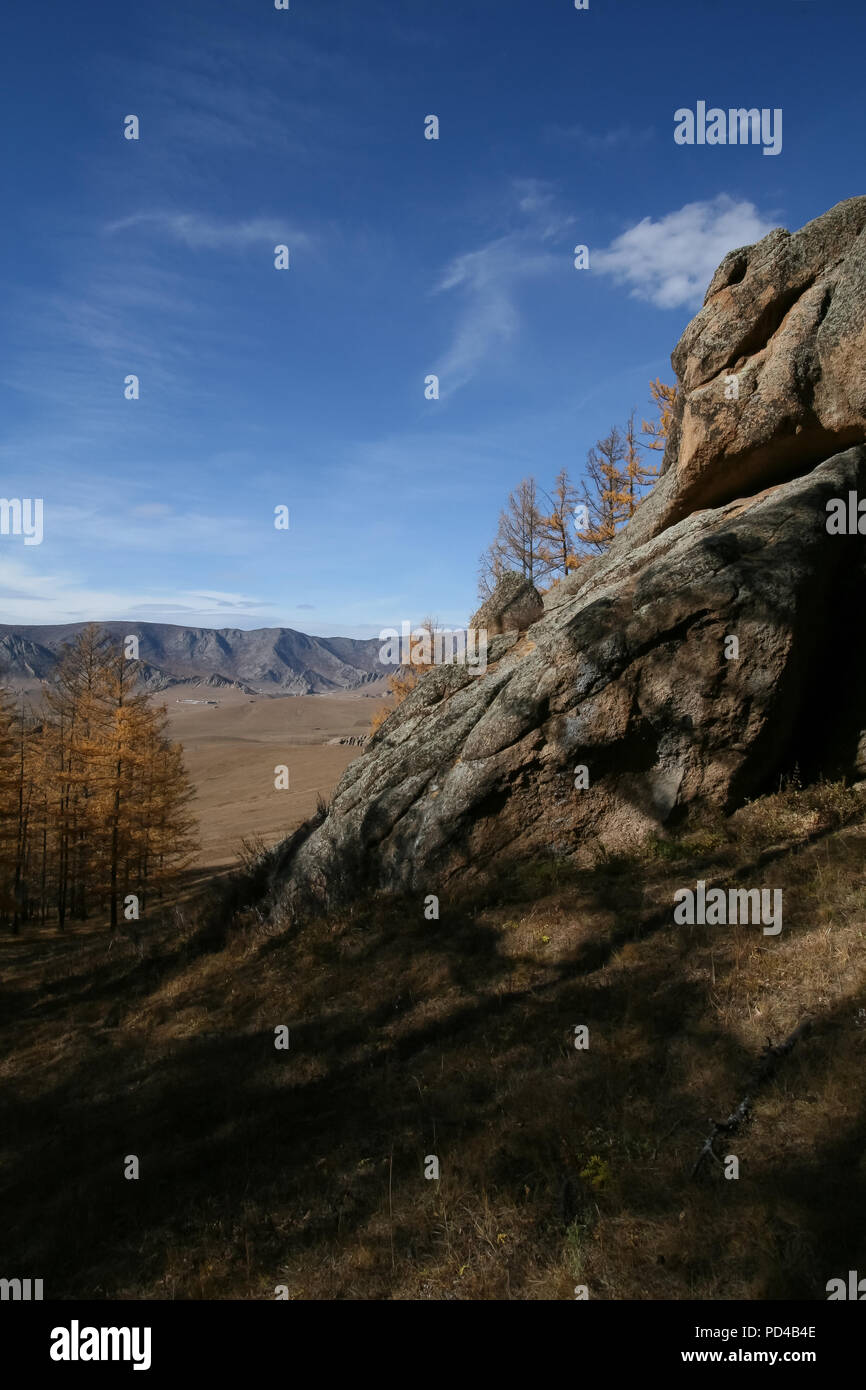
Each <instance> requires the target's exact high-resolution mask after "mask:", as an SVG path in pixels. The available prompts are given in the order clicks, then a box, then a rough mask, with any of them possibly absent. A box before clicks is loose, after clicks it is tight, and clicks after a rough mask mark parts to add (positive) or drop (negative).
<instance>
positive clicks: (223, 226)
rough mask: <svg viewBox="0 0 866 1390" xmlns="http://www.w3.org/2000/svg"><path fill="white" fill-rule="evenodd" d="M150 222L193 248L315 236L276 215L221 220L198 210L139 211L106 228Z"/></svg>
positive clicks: (292, 243)
mask: <svg viewBox="0 0 866 1390" xmlns="http://www.w3.org/2000/svg"><path fill="white" fill-rule="evenodd" d="M141 226H148V227H151V228H155V229H156V231H157V232H162V234H163V235H164V236H166V237H168V238H169V239H171V240H172V241H177V242H181V243H182V244H183V245H184V246H189V247H192V248H193V249H201V248H207V249H208V250H224V251H241V250H244V249H245V248H246V247H248V246H260V245H262V244H270V245H275V244H278V243H285V244H286V245H288V246H289V249H290V250H291V249H292V247H296V246H302V247H305V248H306V247H308V246H310V245H311V244H312V238H311V237H310V236H308V235H307V233H306V232H302V231H300V230H299V229H298V228H297V227H291V226H289V225H288V224H287V223H286V222H283V221H280V220H279V219H278V218H274V217H253V218H248V219H247V220H245V221H242V222H230V221H225V220H220V219H219V218H217V217H208V216H205V215H204V214H203V213H196V212H137V213H134V214H133V215H132V216H130V217H123V218H121V219H120V220H119V221H117V222H110V223H109V224H108V226H107V227H106V228H105V230H106V232H107V233H108V234H109V235H115V234H116V233H117V232H125V231H129V229H130V228H132V227H141Z"/></svg>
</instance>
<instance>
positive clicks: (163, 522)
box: [0, 0, 866, 636]
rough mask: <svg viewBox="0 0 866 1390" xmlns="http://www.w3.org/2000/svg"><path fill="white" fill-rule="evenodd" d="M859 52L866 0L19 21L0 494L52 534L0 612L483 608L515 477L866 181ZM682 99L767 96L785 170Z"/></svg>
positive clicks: (5, 581) (355, 1)
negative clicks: (730, 257) (132, 136)
mask: <svg viewBox="0 0 866 1390" xmlns="http://www.w3.org/2000/svg"><path fill="white" fill-rule="evenodd" d="M864 38H866V21H864V14H863V7H862V4H861V0H762V3H761V4H760V5H759V6H758V5H755V4H754V3H753V0H748V2H747V3H744V2H743V0H733V2H732V3H727V4H725V5H724V6H721V5H717V4H703V3H697V2H696V0H674V3H670V0H659V3H655V4H652V3H639V2H638V0H590V8H589V9H588V10H586V11H576V10H575V9H574V6H573V0H437V3H435V4H426V3H421V2H420V0H412V2H411V3H410V2H409V0H291V8H290V9H289V10H288V11H277V10H275V9H274V8H273V4H272V3H271V2H270V0H209V2H208V0H170V3H165V0H148V3H147V4H146V5H127V6H119V5H118V4H116V3H107V2H104V3H103V0H90V3H88V4H86V5H84V6H80V5H63V4H54V5H51V6H50V7H43V6H33V5H31V6H15V7H11V6H10V7H7V8H6V13H5V14H4V16H3V19H2V21H0V51H2V53H3V69H4V81H3V84H2V91H0V106H2V130H3V173H4V186H5V191H6V197H5V199H4V217H3V219H2V225H0V240H2V256H0V295H2V300H3V304H4V310H3V316H2V322H3V330H2V332H3V353H2V362H0V420H2V429H0V494H2V495H3V496H5V497H7V498H11V497H22V498H34V497H41V498H43V499H44V509H45V521H44V540H43V542H42V544H41V545H38V546H25V545H24V544H23V540H22V538H21V537H16V536H0V621H6V622H16V623H25V622H26V623H38V622H64V621H78V620H81V619H90V618H104V619H108V618H118V619H127V618H128V619H130V620H133V621H134V620H136V619H137V620H151V621H162V622H176V623H181V624H185V625H196V626H210V627H258V626H287V627H295V628H299V629H301V630H303V631H307V632H310V633H316V634H319V635H325V636H331V635H336V634H343V635H347V636H369V635H375V634H377V633H378V632H379V631H380V629H381V628H382V627H384V626H391V625H399V623H400V622H402V621H403V620H405V619H408V620H411V621H417V620H419V619H421V618H422V617H424V616H425V615H426V614H428V613H434V614H436V615H437V616H438V617H439V618H440V619H441V621H442V622H443V623H444V624H446V625H451V626H457V625H458V624H461V623H464V622H465V621H466V620H467V618H468V616H469V614H470V613H471V612H472V610H473V609H474V607H475V606H476V580H477V563H478V556H479V554H480V552H481V551H482V550H483V548H484V547H485V546H486V545H487V544H488V542H489V541H490V540H491V539H492V536H493V533H494V531H495V528H496V520H497V516H498V512H499V509H500V507H501V506H502V505H503V503H504V501H505V499H506V497H507V494H508V492H509V490H510V489H511V488H513V487H515V486H516V485H517V483H518V482H519V481H520V479H521V478H522V477H524V476H526V475H528V474H533V475H534V476H535V477H536V478H537V479H538V481H539V483H540V484H542V485H543V486H550V484H551V483H552V481H553V478H554V477H555V475H556V473H557V472H558V470H559V469H560V468H561V467H563V466H565V467H567V468H569V470H570V471H571V472H572V474H573V475H574V476H575V477H577V476H579V474H580V472H581V470H582V467H583V464H584V461H585V457H586V452H587V449H588V448H589V447H590V445H592V443H593V442H594V441H595V439H596V438H597V437H598V436H599V435H601V434H603V433H606V432H607V430H608V429H609V428H610V426H611V425H612V424H615V423H622V422H623V421H624V420H625V419H626V417H627V416H628V413H629V411H630V410H631V408H632V407H636V408H637V411H638V415H639V416H640V414H641V412H643V413H645V414H646V413H649V410H648V382H649V380H650V378H652V377H655V376H657V375H661V376H662V377H663V378H664V379H667V380H671V379H672V375H671V369H670V353H671V350H672V348H673V347H674V344H675V342H676V340H677V338H678V337H679V335H680V333H681V332H682V329H683V328H684V326H685V324H686V323H687V322H688V320H689V318H691V316H692V315H693V314H694V312H696V310H697V308H698V307H699V305H700V302H701V299H702V297H703V292H704V290H705V288H706V283H707V281H708V279H709V276H710V274H711V273H712V271H713V269H714V268H715V266H716V264H717V263H718V261H719V260H720V259H721V257H722V255H723V254H724V253H725V251H727V250H729V249H731V248H732V247H734V246H738V245H742V244H744V243H747V242H750V241H753V240H756V239H757V238H758V237H760V236H761V235H763V234H764V233H765V232H766V231H767V230H769V229H770V228H771V227H773V226H779V225H781V226H786V227H788V228H789V229H791V230H794V229H795V228H797V227H799V226H801V225H802V224H803V223H804V222H807V221H808V220H809V219H810V218H812V217H815V216H817V215H819V214H820V213H821V212H823V211H825V210H826V209H827V208H828V207H830V206H832V205H833V204H834V203H836V202H838V201H840V200H841V199H843V198H846V197H850V196H852V195H854V194H859V193H863V192H864V191H866V188H864V181H863V179H862V177H861V174H860V170H861V167H862V163H863V150H864V147H866V115H864V109H863V100H862V94H863V76H862V73H863V66H862V65H863V53H864ZM699 100H705V101H706V102H707V103H708V105H710V106H713V105H717V106H719V107H721V108H729V107H737V106H746V107H759V108H773V109H774V108H781V109H782V111H783V146H782V150H781V153H779V154H778V155H775V156H766V155H764V154H763V151H762V149H761V147H760V146H722V147H710V146H706V145H705V146H692V147H687V146H679V145H677V144H675V142H674V139H673V132H674V112H675V110H677V109H678V108H681V107H691V108H694V107H695V106H696V103H697V102H698V101H699ZM129 114H135V115H137V116H138V117H139V120H140V139H139V140H138V141H130V140H126V139H124V136H123V122H124V117H125V116H127V115H129ZM429 114H435V115H437V116H438V117H439V120H440V138H439V140H438V141H428V140H425V139H424V119H425V117H426V116H427V115H429ZM279 243H284V244H286V245H288V246H289V248H290V257H291V263H290V269H289V270H287V271H278V270H275V268H274V247H275V245H277V244H279ZM578 243H581V244H586V245H587V246H588V247H589V249H590V270H589V271H577V270H575V268H574V265H573V259H574V257H573V248H574V246H575V245H576V244H578ZM129 373H135V374H136V375H138V376H139V378H140V382H141V398H140V399H139V400H138V401H127V400H125V399H124V388H123V383H124V379H125V377H126V376H127V375H128V374H129ZM429 373H437V374H438V375H439V376H440V380H441V397H440V399H439V400H438V401H428V400H426V399H425V396H424V381H425V377H426V376H427V375H428V374H429ZM280 504H282V505H285V506H287V507H288V508H289V511H290V517H291V524H290V529H289V530H288V531H287V532H286V531H277V530H276V529H275V528H274V525H273V512H274V507H275V506H277V505H280Z"/></svg>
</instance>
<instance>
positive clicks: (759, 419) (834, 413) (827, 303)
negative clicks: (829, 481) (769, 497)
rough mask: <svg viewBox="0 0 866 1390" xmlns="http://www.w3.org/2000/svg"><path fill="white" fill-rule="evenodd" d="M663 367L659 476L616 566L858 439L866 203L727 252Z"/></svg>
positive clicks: (621, 541) (865, 360) (865, 340)
mask: <svg viewBox="0 0 866 1390" xmlns="http://www.w3.org/2000/svg"><path fill="white" fill-rule="evenodd" d="M671 361H672V363H673V367H674V370H675V372H676V374H677V381H678V399H677V404H676V410H675V418H674V428H673V430H672V433H671V437H670V439H669V441H668V445H667V449H666V451H665V456H664V460H663V463H662V474H663V476H662V478H661V480H660V482H659V484H658V485H657V487H656V488H655V490H654V492H653V494H652V496H651V497H650V498H649V499H648V500H647V502H646V503H645V505H644V506H642V507H641V508H640V510H639V512H638V514H637V515H636V517H635V519H634V521H633V522H632V524H631V525H630V526H629V527H628V530H627V532H626V531H624V532H623V533H622V534H621V535H620V536H619V537H618V538H617V542H616V551H617V552H619V553H621V552H622V550H623V549H624V548H625V547H627V546H633V545H634V544H635V542H636V541H637V540H638V539H641V540H645V539H648V538H649V537H650V536H652V535H657V534H658V532H659V531H661V530H663V529H664V528H665V527H666V526H670V525H671V524H672V523H674V522H676V521H679V520H680V519H681V518H682V517H684V516H688V515H689V514H690V513H691V512H694V511H697V510H698V509H699V508H701V507H717V506H719V505H721V504H722V503H724V502H728V501H731V500H732V499H733V498H736V497H743V496H747V495H749V494H752V493H754V492H756V491H757V490H758V489H759V488H761V487H768V486H771V485H772V484H774V483H779V482H783V481H785V480H786V479H789V478H791V477H794V476H795V475H797V474H802V473H804V472H806V471H807V470H808V469H809V468H811V467H813V466H814V465H815V464H817V463H820V462H821V461H822V460H823V459H827V458H829V457H831V455H832V454H834V453H838V452H840V451H841V450H843V449H846V448H847V447H848V446H849V445H851V444H856V443H858V442H860V441H861V440H863V439H864V438H866V198H849V199H848V200H847V202H844V203H839V204H838V206H837V207H835V208H832V209H831V210H830V211H829V212H827V213H825V214H824V216H823V217H819V218H817V219H816V220H815V221H814V222H809V223H808V224H807V225H806V226H805V227H803V228H802V230H801V231H799V232H796V233H794V235H793V236H792V235H791V234H790V233H789V232H786V231H782V230H781V229H777V230H776V231H774V232H770V234H769V236H766V237H764V239H763V240H762V241H759V242H757V243H756V244H755V245H754V246H746V247H743V248H742V249H741V250H739V251H732V252H730V254H729V255H727V256H726V257H725V259H724V260H723V261H722V264H721V265H720V266H719V268H718V270H717V271H716V273H715V275H714V276H713V278H712V280H711V281H710V285H709V288H708V290H707V293H706V297H705V299H704V306H703V308H702V309H701V311H700V313H699V314H698V315H697V316H696V317H695V318H694V319H692V321H691V323H690V324H689V326H688V328H687V329H686V331H685V333H684V334H683V336H682V338H681V339H680V341H679V343H678V344H677V346H676V348H675V350H674V353H673V356H672V358H671Z"/></svg>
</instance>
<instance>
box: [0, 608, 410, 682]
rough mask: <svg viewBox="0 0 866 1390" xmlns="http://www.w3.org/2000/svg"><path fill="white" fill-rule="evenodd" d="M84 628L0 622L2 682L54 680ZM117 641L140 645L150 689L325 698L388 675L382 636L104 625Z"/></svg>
mask: <svg viewBox="0 0 866 1390" xmlns="http://www.w3.org/2000/svg"><path fill="white" fill-rule="evenodd" d="M86 626H87V624H86V623H63V624H59V625H56V626H54V625H52V626H34V627H12V626H8V625H6V624H2V623H0V685H6V686H22V685H28V686H30V685H33V684H34V683H35V682H38V681H50V680H51V678H52V676H53V674H54V671H55V670H56V667H57V663H58V660H59V658H60V656H61V654H62V650H63V647H64V646H65V645H66V644H67V643H70V642H72V641H73V640H74V639H75V637H76V636H77V634H78V633H79V632H81V630H82V628H84V627H86ZM99 626H100V627H101V628H102V629H103V631H105V632H107V633H109V634H110V635H111V636H112V637H114V638H120V637H126V636H128V635H130V634H135V635H136V636H137V637H138V640H139V657H140V659H141V662H142V683H143V684H144V686H145V687H146V688H147V689H148V690H152V691H160V690H166V689H168V688H169V687H170V686H173V685H180V684H193V685H208V686H234V687H235V688H237V689H240V690H244V691H246V693H247V694H249V695H321V694H326V693H327V692H328V691H335V690H355V689H357V688H358V687H360V686H363V685H367V684H369V683H370V682H372V681H374V680H377V679H378V678H380V677H382V676H384V675H386V674H387V671H386V670H385V669H384V668H383V666H382V665H381V663H380V662H379V659H378V656H379V648H380V646H381V643H380V642H379V640H378V639H377V638H367V639H365V640H357V639H355V638H352V637H308V636H307V635H306V633H303V632H295V631H293V629H292V628H289V627H262V628H255V629H253V630H252V631H250V632H245V631H241V630H240V629H239V628H206V627H176V626H174V624H172V623H133V622H107V623H100V624H99Z"/></svg>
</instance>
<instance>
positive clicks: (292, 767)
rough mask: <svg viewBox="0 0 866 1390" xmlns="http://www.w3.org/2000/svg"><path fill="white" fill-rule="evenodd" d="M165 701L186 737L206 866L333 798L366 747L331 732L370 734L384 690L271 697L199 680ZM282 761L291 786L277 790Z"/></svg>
mask: <svg viewBox="0 0 866 1390" xmlns="http://www.w3.org/2000/svg"><path fill="white" fill-rule="evenodd" d="M180 700H218V701H219V703H218V705H216V706H213V705H207V704H180V703H177V702H178V701H180ZM160 702H161V703H164V704H165V706H166V708H167V710H168V714H169V733H170V735H171V737H172V738H174V739H177V740H178V741H179V742H180V743H182V744H183V747H184V761H185V763H186V767H187V770H188V772H189V774H190V777H191V779H192V782H193V785H194V787H195V789H196V797H195V800H194V802H193V805H192V810H193V812H194V814H195V815H196V816H197V817H198V820H199V838H200V841H201V849H200V852H199V854H198V856H197V859H196V863H197V865H199V866H202V867H205V866H208V867H217V866H220V865H225V864H229V863H232V862H234V861H235V860H236V859H237V856H238V851H239V848H240V844H241V841H242V840H243V839H244V838H246V837H249V836H261V838H262V839H263V841H264V842H265V844H267V845H271V844H275V843H276V842H277V841H278V840H281V839H283V838H284V836H286V835H289V834H290V833H291V832H292V830H294V829H295V828H296V827H297V826H298V825H300V824H301V822H302V821H304V820H306V819H307V817H308V816H310V815H312V814H313V812H314V811H315V809H316V802H317V800H318V798H319V797H322V798H324V799H325V800H327V799H328V798H329V797H330V795H331V792H332V791H333V789H334V787H335V786H336V784H337V782H338V781H339V779H340V776H341V775H342V773H343V770H344V769H345V768H346V767H348V765H349V763H350V762H352V760H353V759H354V758H356V757H358V755H359V753H360V752H361V751H362V750H361V749H360V748H358V747H355V746H352V745H349V744H343V745H340V744H331V743H329V742H328V740H329V739H333V738H341V737H349V736H352V735H354V736H356V737H357V736H358V735H359V734H365V733H367V731H368V730H369V728H370V720H371V718H372V716H373V713H374V712H375V711H376V710H377V709H379V708H381V706H382V704H383V700H382V698H381V696H380V695H377V694H370V695H368V694H352V695H300V696H285V697H282V698H273V699H270V698H267V697H265V696H251V695H244V694H242V693H241V692H240V691H237V690H219V689H217V690H214V689H211V688H208V687H202V686H188V687H187V686H175V687H173V688H172V690H171V691H170V692H167V693H166V694H165V695H163V696H161V697H160ZM281 764H282V765H285V766H286V767H287V768H288V770H289V786H288V789H287V790H283V791H276V790H275V788H274V779H275V773H274V769H275V767H277V766H278V765H281Z"/></svg>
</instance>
